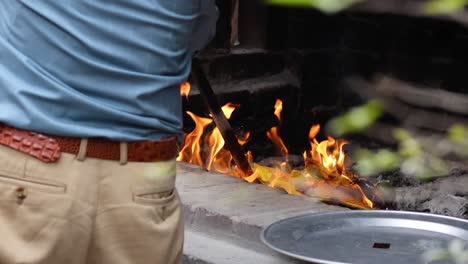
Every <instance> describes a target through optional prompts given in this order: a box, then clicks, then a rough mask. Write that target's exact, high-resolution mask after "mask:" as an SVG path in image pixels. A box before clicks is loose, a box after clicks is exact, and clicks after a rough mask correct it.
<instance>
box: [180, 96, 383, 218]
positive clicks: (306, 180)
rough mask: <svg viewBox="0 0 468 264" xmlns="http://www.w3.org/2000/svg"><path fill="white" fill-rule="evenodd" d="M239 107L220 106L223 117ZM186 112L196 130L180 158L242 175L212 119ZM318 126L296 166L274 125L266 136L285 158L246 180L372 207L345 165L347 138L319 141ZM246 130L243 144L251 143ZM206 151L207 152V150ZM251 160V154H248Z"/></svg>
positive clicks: (260, 168) (279, 104)
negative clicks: (297, 166)
mask: <svg viewBox="0 0 468 264" xmlns="http://www.w3.org/2000/svg"><path fill="white" fill-rule="evenodd" d="M237 107H239V105H234V104H231V103H228V104H226V105H225V106H223V107H222V111H223V113H224V115H225V116H226V117H227V118H228V119H229V118H230V117H231V114H232V113H233V111H234V110H235V109H236V108H237ZM281 111H282V102H281V100H279V99H278V100H277V101H276V105H275V115H276V117H277V118H278V120H279V123H280V124H281ZM187 114H188V115H189V116H190V117H191V118H192V120H193V121H194V122H195V128H194V130H193V131H192V132H190V133H188V134H186V135H185V143H184V146H183V147H182V150H181V151H180V153H179V156H178V158H177V160H178V161H184V162H187V163H191V164H195V165H198V166H202V167H204V168H206V169H207V170H209V171H216V172H220V173H225V174H229V175H232V176H235V177H240V178H242V175H243V174H242V172H241V171H240V170H239V169H238V168H237V167H236V166H235V164H234V162H233V158H232V156H231V153H230V152H229V151H227V150H226V149H224V148H223V147H224V143H225V142H224V140H223V137H222V136H221V133H220V132H219V130H218V128H217V127H216V126H215V125H214V122H213V120H212V119H211V118H203V117H199V116H196V115H195V114H193V113H191V112H187ZM319 130H320V126H319V125H314V126H312V127H311V129H310V133H309V141H310V146H311V149H310V150H307V151H305V152H304V153H303V157H304V169H302V170H295V169H292V168H291V166H290V164H289V163H288V154H289V151H288V149H287V147H286V145H285V144H284V142H283V140H282V139H281V137H280V135H279V133H278V127H273V128H271V129H270V130H269V131H268V132H267V136H268V137H269V138H270V140H272V142H273V144H274V145H275V146H276V148H277V149H278V150H279V152H280V153H281V154H282V155H283V157H284V159H285V161H284V162H282V163H281V164H279V165H278V166H277V167H267V166H262V165H259V164H253V174H252V175H250V176H249V177H246V178H244V179H245V180H246V181H248V182H251V183H252V182H256V181H258V182H261V183H263V184H265V185H268V186H270V187H272V188H281V189H283V190H285V191H286V192H287V193H289V194H294V195H308V196H314V197H319V198H321V199H323V200H328V201H334V202H339V203H342V204H344V205H347V206H350V207H353V208H362V209H370V208H373V207H374V204H373V202H372V201H371V200H370V199H369V198H368V197H367V196H366V195H365V193H364V192H363V190H362V189H361V187H360V186H359V185H358V184H356V183H355V179H356V177H355V176H354V175H353V174H351V173H349V172H347V171H346V169H345V165H344V163H345V158H346V156H345V153H344V152H343V146H344V145H345V144H347V142H346V141H344V140H336V139H334V138H332V137H328V139H327V140H324V141H321V142H319V141H318V140H317V139H316V135H317V134H318V132H319ZM248 137H249V134H248V133H247V135H246V137H245V138H244V139H239V140H238V141H239V144H241V145H244V144H245V143H247V141H248ZM205 149H208V151H204V150H205ZM246 156H247V159H248V160H249V162H250V163H252V161H253V157H252V155H251V153H250V152H248V153H247V155H246Z"/></svg>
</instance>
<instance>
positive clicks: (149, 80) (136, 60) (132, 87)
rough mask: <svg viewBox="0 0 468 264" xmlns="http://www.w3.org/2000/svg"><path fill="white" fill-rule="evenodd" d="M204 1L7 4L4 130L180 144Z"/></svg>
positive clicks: (2, 19) (2, 37) (2, 28)
mask: <svg viewBox="0 0 468 264" xmlns="http://www.w3.org/2000/svg"><path fill="white" fill-rule="evenodd" d="M203 1H204V0H190V1H187V0H162V1H155V0H133V1H128V0H108V1H96V0H61V1H56V0H43V1H36V0H29V1H27V0H24V1H13V0H0V60H1V61H2V64H0V72H2V74H1V75H0V122H4V123H7V124H9V125H12V126H15V127H17V128H25V129H26V128H27V129H29V130H33V131H38V132H43V133H48V134H57V135H62V136H76V137H108V138H112V139H116V140H127V141H128V140H130V141H131V140H143V139H161V138H167V137H170V136H173V135H175V134H177V135H178V136H179V139H180V136H181V134H180V131H181V126H182V124H181V103H180V98H179V92H178V89H177V88H178V85H179V84H180V83H181V82H183V81H184V80H185V79H186V78H187V76H188V74H189V71H190V59H191V55H192V54H191V47H192V45H193V43H192V32H193V31H194V27H196V26H197V23H198V22H199V21H198V19H199V18H200V12H202V9H203V7H202V5H203V4H202V2H203ZM206 30H207V31H210V29H206Z"/></svg>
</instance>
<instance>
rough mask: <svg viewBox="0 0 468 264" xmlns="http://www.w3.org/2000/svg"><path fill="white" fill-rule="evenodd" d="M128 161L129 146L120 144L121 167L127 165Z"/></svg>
mask: <svg viewBox="0 0 468 264" xmlns="http://www.w3.org/2000/svg"><path fill="white" fill-rule="evenodd" d="M127 161H128V145H127V142H120V165H125V164H127Z"/></svg>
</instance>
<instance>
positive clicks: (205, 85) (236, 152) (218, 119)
mask: <svg viewBox="0 0 468 264" xmlns="http://www.w3.org/2000/svg"><path fill="white" fill-rule="evenodd" d="M192 73H193V75H192V77H193V78H194V79H195V82H196V83H197V84H198V89H199V90H200V95H201V97H202V98H203V101H204V102H205V104H206V105H207V106H208V109H209V110H210V112H211V114H212V115H213V119H214V122H215V123H216V126H217V127H218V129H219V131H220V132H221V135H222V136H223V138H224V141H225V146H226V149H227V150H229V151H230V152H231V155H232V158H233V159H234V162H235V163H236V164H237V166H238V167H239V169H240V170H241V171H242V172H243V173H244V177H247V176H249V175H251V174H252V169H251V168H250V164H249V162H248V161H247V159H246V157H245V155H244V153H243V152H242V148H241V146H240V145H239V142H238V141H237V138H236V136H235V135H234V130H233V129H232V127H231V125H230V124H229V122H228V120H227V119H226V116H225V115H224V113H223V111H222V110H221V106H220V104H219V102H218V100H217V98H216V95H215V93H214V92H213V89H212V88H211V85H210V82H209V81H208V79H207V78H206V75H205V72H204V71H203V69H202V67H201V62H200V60H199V59H198V58H194V59H193V61H192Z"/></svg>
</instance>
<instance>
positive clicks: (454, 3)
mask: <svg viewBox="0 0 468 264" xmlns="http://www.w3.org/2000/svg"><path fill="white" fill-rule="evenodd" d="M466 4H468V1H467V0H430V1H428V2H427V3H426V4H425V5H424V11H425V12H426V13H427V14H430V15H443V14H450V13H453V12H456V11H458V10H460V9H463V8H464V7H465V5H466Z"/></svg>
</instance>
